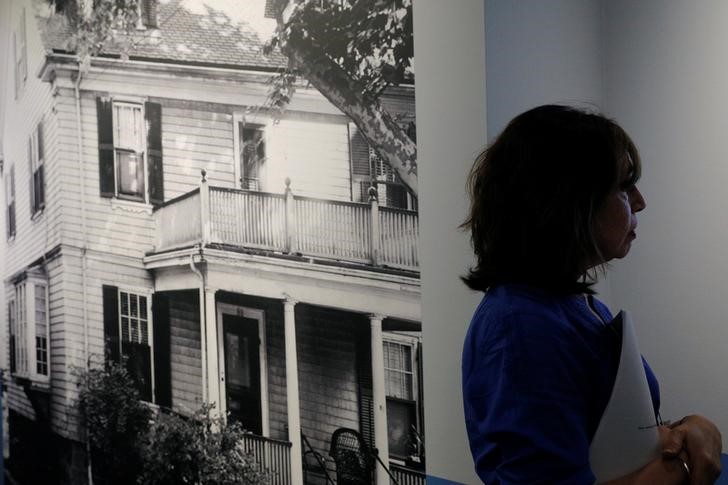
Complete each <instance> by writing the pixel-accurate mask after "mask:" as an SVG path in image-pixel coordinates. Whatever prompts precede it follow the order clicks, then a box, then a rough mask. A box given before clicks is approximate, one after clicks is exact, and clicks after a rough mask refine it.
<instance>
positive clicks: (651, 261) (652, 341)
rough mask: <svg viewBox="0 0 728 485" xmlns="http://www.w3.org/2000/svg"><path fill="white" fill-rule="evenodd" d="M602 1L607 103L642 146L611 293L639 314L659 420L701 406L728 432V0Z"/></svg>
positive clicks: (617, 300)
mask: <svg viewBox="0 0 728 485" xmlns="http://www.w3.org/2000/svg"><path fill="white" fill-rule="evenodd" d="M604 7H605V10H604V13H605V16H604V19H605V22H604V27H605V28H604V45H605V67H606V69H605V86H606V91H605V104H606V106H607V108H608V111H609V113H610V114H612V115H614V116H615V117H616V118H617V119H618V120H619V121H620V123H622V125H623V126H624V127H625V129H626V130H627V131H628V132H629V133H630V134H631V135H632V136H633V138H634V140H635V142H636V143H637V145H638V147H639V149H640V152H641V155H642V158H643V167H644V172H643V177H642V181H641V183H640V189H641V190H642V192H643V194H644V196H645V198H646V200H647V209H646V210H645V211H644V212H643V213H641V214H640V215H639V221H640V222H639V228H638V229H637V240H636V242H635V243H634V245H633V249H632V252H631V253H630V255H629V256H628V259H626V260H625V261H620V262H619V263H616V264H614V267H613V271H612V273H611V284H612V293H613V299H614V301H615V302H618V303H619V305H620V306H622V307H624V308H628V309H630V310H631V311H632V313H633V315H634V316H635V322H636V325H637V331H638V337H639V339H640V345H641V348H642V351H643V353H644V355H645V356H646V357H647V359H648V360H649V362H650V364H651V365H652V367H653V368H654V370H655V373H656V374H657V376H658V379H659V381H660V386H661V390H662V416H663V418H665V419H668V418H678V417H680V416H682V415H684V414H687V413H703V414H705V415H706V416H708V417H710V418H712V419H713V420H715V421H716V423H717V424H718V427H719V428H720V429H721V430H722V431H723V436H724V437H728V408H727V407H726V402H728V379H726V378H725V367H724V366H726V365H727V361H726V346H727V345H728V312H726V306H725V302H726V297H727V296H728V277H727V273H728V252H727V251H726V248H728V211H727V207H726V206H727V205H728V201H727V200H726V195H725V192H726V187H728V163H727V162H728V145H726V133H728V117H727V116H726V114H727V110H726V108H728V89H726V86H728V63H726V57H727V56H728V30H726V28H725V26H726V20H727V19H728V2H724V1H720V0H713V1H709V0H701V1H693V2H681V1H663V0H642V1H640V2H633V1H630V0H615V1H609V2H604ZM726 443H727V441H726V440H725V439H724V448H725V446H726Z"/></svg>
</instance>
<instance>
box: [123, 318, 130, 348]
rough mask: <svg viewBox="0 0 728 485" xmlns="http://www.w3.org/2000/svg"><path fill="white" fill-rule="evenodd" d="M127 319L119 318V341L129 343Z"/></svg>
mask: <svg viewBox="0 0 728 485" xmlns="http://www.w3.org/2000/svg"><path fill="white" fill-rule="evenodd" d="M129 338H130V337H129V318H127V317H121V341H122V342H129Z"/></svg>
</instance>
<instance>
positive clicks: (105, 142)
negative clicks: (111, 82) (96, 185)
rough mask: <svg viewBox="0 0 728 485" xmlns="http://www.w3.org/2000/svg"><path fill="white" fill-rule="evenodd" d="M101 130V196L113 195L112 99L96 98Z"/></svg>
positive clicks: (97, 115) (99, 128)
mask: <svg viewBox="0 0 728 485" xmlns="http://www.w3.org/2000/svg"><path fill="white" fill-rule="evenodd" d="M96 117H97V120H98V130H99V180H100V186H101V197H113V196H114V195H115V190H114V122H113V114H112V105H111V100H110V99H103V98H96Z"/></svg>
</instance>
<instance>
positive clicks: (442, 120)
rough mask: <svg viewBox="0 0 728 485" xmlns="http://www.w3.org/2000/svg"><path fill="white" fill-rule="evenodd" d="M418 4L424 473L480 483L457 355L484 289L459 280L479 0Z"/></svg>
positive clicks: (477, 83) (481, 99) (474, 135)
mask: <svg viewBox="0 0 728 485" xmlns="http://www.w3.org/2000/svg"><path fill="white" fill-rule="evenodd" d="M413 5H414V34H415V63H416V72H417V88H416V92H415V103H416V111H417V150H418V157H417V158H418V166H419V171H418V175H419V180H420V245H421V246H420V258H421V261H422V265H421V267H422V273H421V281H422V315H423V319H422V339H423V356H424V359H423V361H424V381H425V382H424V393H425V443H426V447H427V473H428V475H431V476H436V477H442V478H446V479H449V480H453V481H458V482H462V483H479V481H478V480H477V477H476V475H475V473H474V471H473V465H472V459H471V457H470V451H469V449H468V445H467V439H466V435H465V422H464V417H463V403H462V392H461V388H460V354H461V352H462V345H463V339H464V336H465V330H466V327H467V324H468V322H469V320H470V316H471V315H472V311H473V309H474V308H475V305H476V304H477V301H478V295H476V294H475V293H472V292H470V291H469V290H467V288H466V287H465V285H463V284H462V283H460V281H459V280H458V276H459V275H461V274H463V273H464V271H465V270H466V268H467V267H468V265H469V264H470V262H471V257H470V254H471V251H470V247H469V244H468V239H467V238H466V236H465V234H463V233H462V232H460V231H458V229H457V226H458V224H459V223H460V222H461V221H462V220H463V218H464V215H465V207H466V198H465V192H464V187H465V176H466V173H467V171H468V169H469V168H470V165H471V163H472V160H473V159H474V158H475V156H476V154H477V152H478V151H479V150H480V149H481V148H482V147H483V145H484V144H485V89H484V84H485V62H484V57H485V52H484V51H485V48H484V40H483V24H484V22H483V1H482V0H458V1H457V2H451V1H447V2H444V1H442V0H417V1H415V2H414V3H413ZM428 482H430V480H429V479H428ZM431 483H435V481H434V480H433V481H432V482H431Z"/></svg>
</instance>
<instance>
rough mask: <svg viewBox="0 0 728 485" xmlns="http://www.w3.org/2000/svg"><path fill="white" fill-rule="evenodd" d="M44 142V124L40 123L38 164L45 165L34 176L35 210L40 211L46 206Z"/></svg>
mask: <svg viewBox="0 0 728 485" xmlns="http://www.w3.org/2000/svg"><path fill="white" fill-rule="evenodd" d="M43 145H44V141H43V122H42V121H41V122H40V123H38V162H39V163H40V161H41V160H42V161H43V163H42V164H40V165H39V166H38V168H37V169H36V174H33V179H34V181H35V206H36V207H35V210H40V209H42V208H43V207H44V206H45V177H44V175H43V172H44V170H45V147H44V146H43Z"/></svg>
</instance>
